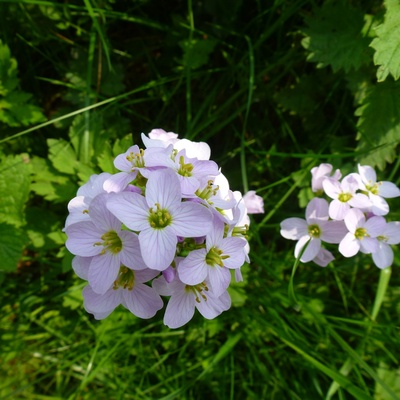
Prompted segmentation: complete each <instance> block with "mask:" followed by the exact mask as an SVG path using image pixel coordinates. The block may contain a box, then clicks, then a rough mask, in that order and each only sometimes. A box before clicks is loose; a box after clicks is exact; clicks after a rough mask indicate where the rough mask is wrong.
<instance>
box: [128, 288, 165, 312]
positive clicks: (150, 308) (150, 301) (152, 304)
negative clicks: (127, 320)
mask: <svg viewBox="0 0 400 400" xmlns="http://www.w3.org/2000/svg"><path fill="white" fill-rule="evenodd" d="M122 296H123V305H124V306H125V307H126V308H127V309H128V310H129V311H130V312H131V313H132V314H134V315H136V316H137V317H139V318H144V319H147V318H152V317H154V315H156V313H157V311H158V310H160V309H161V308H163V305H164V303H163V301H162V300H161V297H160V296H159V295H158V293H157V292H156V291H155V290H154V289H153V288H151V287H149V286H147V285H145V284H143V283H135V286H134V288H133V290H126V289H125V290H122Z"/></svg>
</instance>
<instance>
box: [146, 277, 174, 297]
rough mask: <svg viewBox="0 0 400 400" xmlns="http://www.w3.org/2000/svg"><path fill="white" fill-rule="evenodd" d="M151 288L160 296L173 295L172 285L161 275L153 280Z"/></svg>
mask: <svg viewBox="0 0 400 400" xmlns="http://www.w3.org/2000/svg"><path fill="white" fill-rule="evenodd" d="M151 286H152V287H153V288H154V290H155V291H156V292H157V293H158V294H159V295H161V296H171V295H172V294H173V293H174V290H173V286H172V284H171V283H169V282H167V281H166V280H165V278H164V276H163V275H161V276H159V277H158V278H156V279H154V280H153V282H152V283H151Z"/></svg>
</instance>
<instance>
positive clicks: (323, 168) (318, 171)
mask: <svg viewBox="0 0 400 400" xmlns="http://www.w3.org/2000/svg"><path fill="white" fill-rule="evenodd" d="M332 168H333V167H332V165H331V164H321V165H319V166H318V167H314V168H312V169H311V175H312V178H311V189H312V191H313V192H323V187H322V182H323V180H324V179H325V178H327V177H330V178H332V179H333V180H335V181H338V180H339V179H340V178H341V177H342V174H341V173H340V171H339V170H338V169H337V170H336V171H335V172H334V174H333V175H332V176H330V174H331V172H332Z"/></svg>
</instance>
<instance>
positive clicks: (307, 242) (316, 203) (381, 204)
mask: <svg viewBox="0 0 400 400" xmlns="http://www.w3.org/2000/svg"><path fill="white" fill-rule="evenodd" d="M332 170H333V167H332V165H330V164H321V165H320V166H318V167H315V168H313V169H312V170H311V175H312V180H311V187H312V191H313V192H314V193H316V195H323V194H325V195H326V196H327V197H328V198H329V199H330V202H329V203H328V201H327V200H325V198H320V197H314V198H313V199H312V200H311V201H310V202H309V204H308V205H307V208H306V219H305V220H304V219H301V218H288V219H285V220H284V221H282V222H281V235H282V236H283V237H284V238H286V239H291V240H297V244H296V247H295V251H294V254H295V257H296V258H297V257H299V256H300V260H301V261H302V262H308V261H313V262H315V263H316V264H318V265H320V266H322V267H325V266H327V265H328V264H329V262H331V261H332V260H333V259H334V256H333V254H332V253H331V252H330V251H328V250H327V249H325V248H324V247H323V246H322V244H323V243H324V242H325V243H333V244H338V245H339V252H340V253H341V254H342V255H343V256H344V257H353V256H355V255H356V254H357V253H358V252H359V251H360V252H362V253H365V254H371V255H372V260H373V262H374V263H375V265H376V266H377V267H378V268H381V269H383V268H387V267H389V266H391V265H392V263H393V257H394V256H393V249H392V248H391V246H390V245H394V244H399V243H400V222H398V221H396V222H387V221H386V219H385V217H384V216H386V215H387V214H388V213H389V205H388V203H387V202H386V200H385V199H386V198H393V197H398V196H400V190H399V188H398V187H397V186H396V185H395V184H393V183H391V182H378V181H377V178H376V172H375V170H374V169H373V168H372V167H370V166H367V165H364V166H361V165H358V173H351V174H349V175H347V176H345V177H343V178H342V174H341V172H340V171H339V170H336V171H335V172H334V173H332Z"/></svg>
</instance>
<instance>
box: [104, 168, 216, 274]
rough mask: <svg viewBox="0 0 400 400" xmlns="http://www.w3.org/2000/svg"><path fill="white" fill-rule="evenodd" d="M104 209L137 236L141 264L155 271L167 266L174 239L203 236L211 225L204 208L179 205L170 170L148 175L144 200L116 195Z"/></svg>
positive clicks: (178, 189) (135, 195)
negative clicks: (141, 257)
mask: <svg viewBox="0 0 400 400" xmlns="http://www.w3.org/2000/svg"><path fill="white" fill-rule="evenodd" d="M107 207H108V209H109V210H110V211H111V212H112V213H113V214H114V215H115V216H116V217H117V218H118V219H119V220H121V221H122V222H123V223H124V224H125V225H126V226H127V227H128V228H129V229H132V230H133V231H138V232H140V233H139V242H140V249H141V253H142V256H143V259H144V262H145V263H146V265H147V266H148V267H149V268H151V269H156V270H159V271H163V270H165V269H166V268H168V267H169V266H170V265H171V262H172V261H173V259H174V257H175V252H176V245H177V242H178V236H181V237H199V236H205V235H206V234H207V233H208V231H209V230H210V229H211V225H212V214H211V212H210V211H209V210H208V209H207V208H206V207H205V206H203V205H201V204H199V203H195V202H192V201H185V202H182V195H181V187H180V183H179V179H178V178H177V176H176V174H175V172H174V171H172V170H170V169H160V170H157V171H153V172H152V173H151V174H150V176H149V179H148V181H147V186H146V193H145V196H142V195H140V194H138V193H129V192H121V193H117V194H116V195H115V196H113V197H111V198H110V200H109V201H108V202H107Z"/></svg>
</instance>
